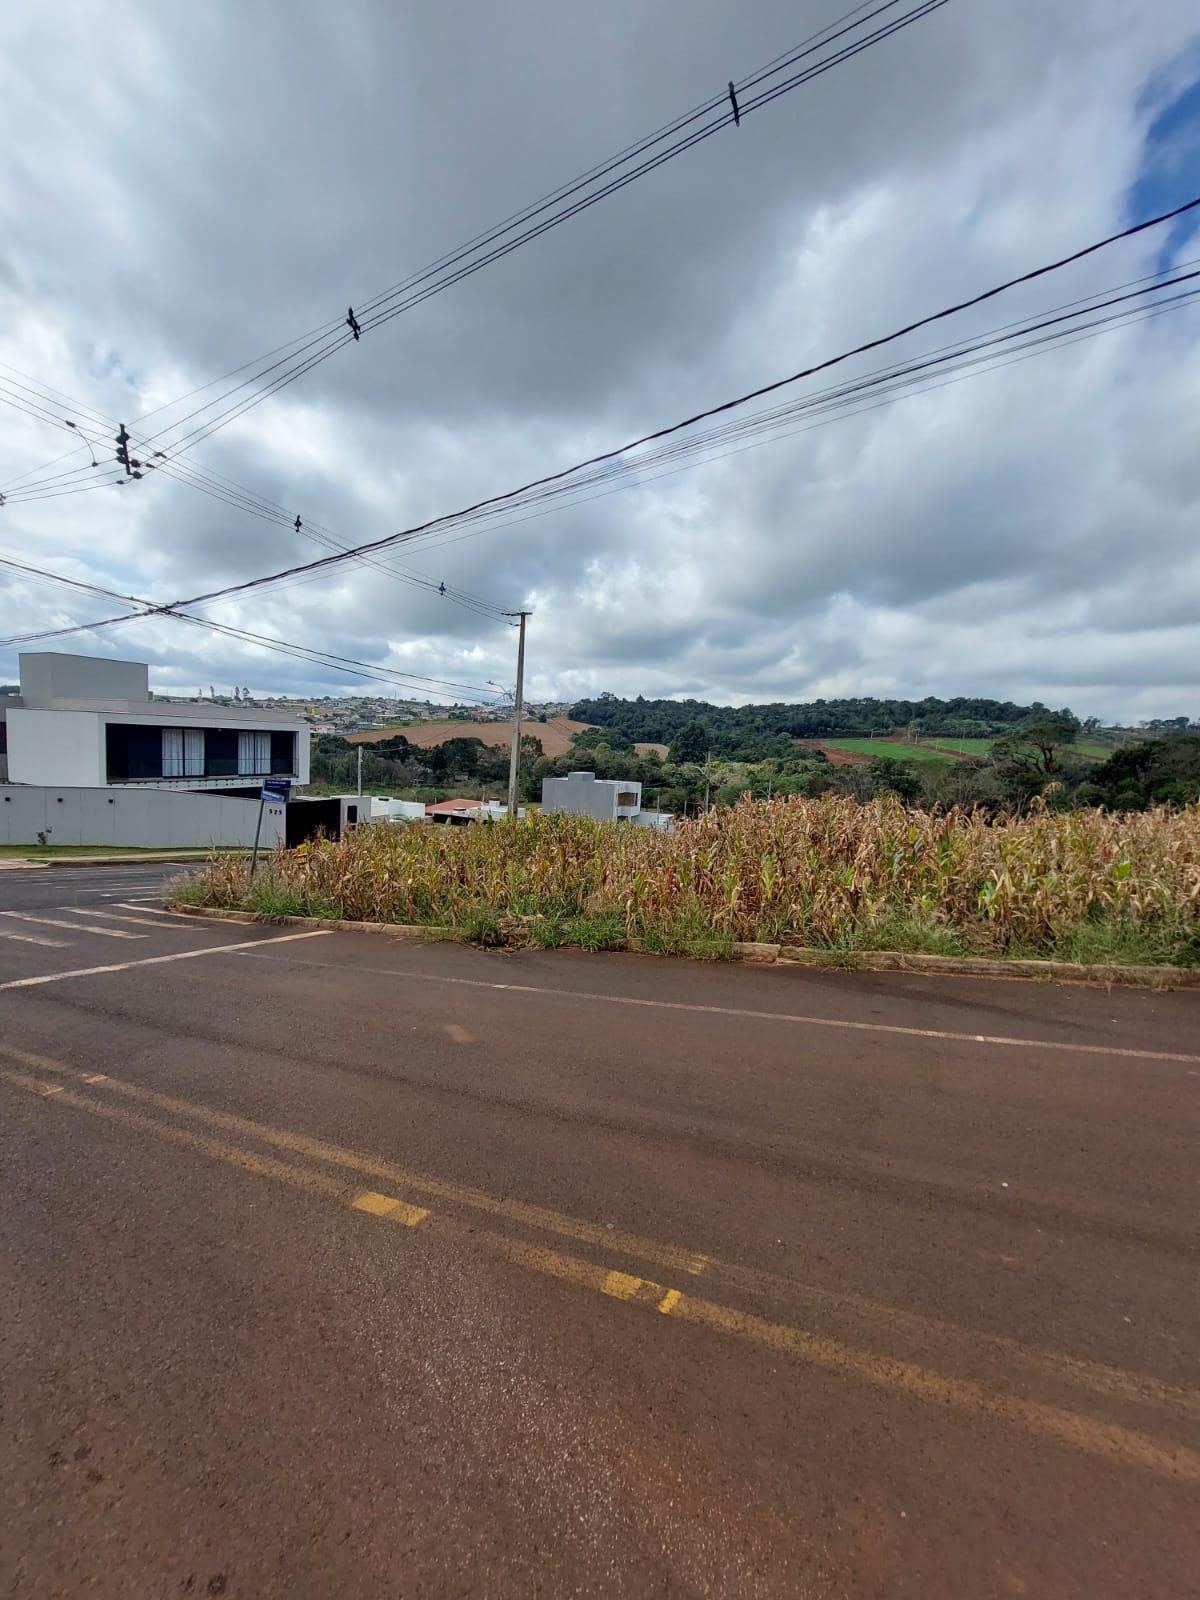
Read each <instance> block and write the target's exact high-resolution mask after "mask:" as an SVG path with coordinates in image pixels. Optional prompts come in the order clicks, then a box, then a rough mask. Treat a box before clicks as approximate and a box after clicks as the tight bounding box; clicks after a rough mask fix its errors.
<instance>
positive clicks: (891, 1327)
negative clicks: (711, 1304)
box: [0, 1044, 1200, 1419]
mask: <svg viewBox="0 0 1200 1600" xmlns="http://www.w3.org/2000/svg"><path fill="white" fill-rule="evenodd" d="M0 1055H7V1056H9V1057H11V1058H12V1059H13V1060H16V1061H20V1062H22V1063H23V1064H24V1065H26V1066H30V1067H36V1068H38V1069H40V1070H42V1071H46V1072H52V1073H56V1074H58V1075H60V1076H66V1077H71V1078H76V1077H78V1078H80V1079H81V1080H82V1081H83V1082H85V1083H89V1082H102V1083H106V1084H108V1086H109V1088H110V1089H111V1090H112V1091H113V1092H115V1093H118V1094H122V1095H125V1096H128V1097H130V1098H133V1099H137V1100H141V1101H144V1102H146V1103H149V1104H152V1105H154V1106H156V1107H159V1108H161V1109H163V1110H165V1111H169V1112H175V1113H178V1114H180V1115H183V1116H188V1117H192V1118H196V1119H199V1120H201V1121H203V1122H207V1123H208V1124H210V1125H211V1126H215V1127H219V1128H221V1129H222V1130H225V1131H230V1132H234V1133H238V1134H243V1135H245V1136H247V1137H250V1138H256V1139H261V1140H263V1141H264V1142H267V1143H270V1144H273V1145H276V1146H278V1147H282V1148H285V1149H288V1150H291V1151H293V1152H295V1153H297V1154H301V1155H306V1156H313V1157H315V1158H316V1159H318V1160H322V1161H327V1162H331V1163H335V1164H337V1165H340V1166H344V1167H348V1168H349V1169H350V1170H353V1171H356V1172H360V1173H362V1174H364V1175H370V1176H374V1177H382V1178H386V1179H388V1180H389V1181H390V1182H392V1183H395V1184H397V1185H398V1186H400V1187H402V1188H404V1187H407V1188H412V1189H418V1190H422V1189H423V1190H424V1192H425V1193H427V1194H432V1195H434V1196H436V1197H438V1198H442V1199H446V1200H448V1201H451V1202H457V1203H459V1204H465V1205H467V1206H472V1207H475V1208H477V1209H481V1210H484V1211H486V1212H489V1213H490V1214H492V1215H494V1216H498V1217H501V1218H504V1219H508V1220H513V1221H516V1222H519V1223H522V1224H524V1225H526V1226H529V1227H536V1228H541V1229H543V1230H545V1231H546V1232H553V1233H558V1234H561V1235H563V1236H564V1237H567V1238H572V1239H575V1240H577V1241H579V1242H581V1243H584V1244H589V1245H596V1246H598V1247H602V1248H604V1249H608V1250H613V1251H616V1252H617V1253H619V1254H623V1255H631V1256H640V1257H641V1258H642V1259H644V1260H649V1261H654V1262H655V1263H657V1264H660V1265H664V1266H667V1267H671V1268H674V1269H675V1270H677V1271H678V1270H683V1271H686V1272H688V1273H691V1274H696V1273H699V1272H701V1271H703V1270H704V1269H705V1267H706V1266H711V1267H712V1268H713V1269H714V1270H715V1271H717V1272H718V1273H719V1274H720V1275H721V1276H722V1278H723V1279H724V1280H726V1281H727V1282H728V1284H729V1286H730V1287H731V1288H732V1289H735V1290H737V1289H749V1290H751V1291H753V1292H765V1293H768V1294H774V1295H780V1294H783V1295H786V1296H788V1297H789V1299H791V1300H792V1301H793V1302H794V1301H795V1299H796V1297H797V1296H800V1297H802V1298H803V1299H804V1300H806V1301H807V1302H809V1304H811V1305H815V1306H817V1307H821V1308H828V1309H829V1310H832V1311H834V1312H836V1313H838V1314H841V1315H848V1316H852V1317H854V1318H856V1319H859V1320H861V1319H864V1318H865V1319H867V1320H868V1321H870V1322H872V1323H873V1324H875V1325H876V1326H877V1327H878V1328H879V1329H881V1330H883V1331H884V1332H885V1333H886V1334H887V1335H888V1336H889V1337H890V1338H894V1335H895V1334H896V1332H897V1331H898V1330H901V1329H903V1330H904V1331H905V1332H907V1333H908V1334H910V1335H911V1336H913V1337H915V1338H918V1339H920V1340H922V1341H925V1340H927V1339H928V1338H929V1337H930V1336H932V1337H934V1338H937V1339H940V1340H941V1341H943V1343H946V1342H948V1343H950V1344H951V1345H952V1346H954V1347H956V1348H957V1349H958V1350H959V1352H960V1353H961V1354H962V1355H964V1356H967V1357H968V1358H970V1357H972V1356H978V1355H980V1354H991V1355H994V1356H995V1357H997V1358H998V1359H1001V1360H1004V1361H1006V1362H1011V1361H1013V1360H1017V1361H1019V1362H1021V1363H1022V1364H1023V1365H1024V1366H1026V1367H1032V1368H1033V1369H1034V1370H1035V1371H1037V1372H1040V1373H1043V1374H1045V1375H1046V1376H1049V1377H1050V1378H1052V1379H1055V1380H1057V1381H1061V1382H1065V1383H1069V1384H1073V1385H1075V1386H1076V1387H1079V1388H1084V1389H1089V1390H1091V1391H1092V1392H1093V1393H1096V1394H1099V1395H1102V1396H1105V1397H1107V1398H1116V1399H1120V1400H1129V1401H1132V1402H1134V1403H1135V1404H1139V1405H1152V1406H1162V1407H1166V1408H1168V1409H1170V1410H1172V1411H1174V1412H1176V1413H1178V1414H1179V1415H1181V1416H1185V1417H1189V1418H1193V1419H1200V1393H1198V1392H1197V1391H1196V1390H1192V1389H1183V1388H1179V1387H1176V1386H1174V1385H1172V1384H1167V1383H1162V1382H1159V1381H1158V1380H1157V1379H1154V1378H1148V1377H1143V1376H1141V1375H1139V1374H1136V1373H1128V1372H1124V1371H1122V1370H1121V1369H1120V1368H1118V1367H1110V1366H1105V1365H1104V1364H1103V1363H1101V1362H1094V1361H1085V1360H1080V1359H1079V1358H1077V1357H1073V1356H1068V1355H1060V1354H1058V1353H1056V1352H1053V1351H1045V1350H1037V1349H1031V1348H1029V1347H1028V1346H1026V1345H1023V1344H1021V1343H1020V1342H1019V1341H1018V1340H1016V1339H1009V1338H1005V1337H1004V1336H1003V1335H999V1334H985V1333H981V1332H978V1331H976V1330H972V1329H963V1328H960V1327H958V1326H956V1325H954V1324H951V1323H947V1322H943V1321H940V1320H938V1319H937V1318H934V1317H925V1316H920V1315H919V1314H917V1313H915V1312H911V1311H906V1310H904V1309H903V1308H901V1307H899V1306H890V1305H881V1304H879V1303H877V1302H875V1301H873V1300H868V1299H866V1298H865V1297H863V1296H861V1295H855V1294H850V1293H845V1292H842V1293H837V1292H834V1291H832V1290H828V1289H821V1288H814V1287H813V1286H811V1285H808V1284H804V1283H802V1282H798V1281H796V1280H794V1279H790V1278H785V1277H781V1276H779V1275H778V1274H776V1273H772V1272H765V1271H762V1270H760V1269H757V1268H754V1267H747V1266H742V1265H740V1264H737V1263H731V1262H724V1261H718V1260H710V1258H709V1257H707V1256H703V1255H698V1254H695V1253H692V1252H690V1251H687V1250H684V1249H681V1248H674V1247H672V1246H669V1245H661V1244H658V1243H657V1242H655V1241H651V1240H645V1239H640V1238H638V1237H637V1236H636V1235H633V1234H626V1233H622V1232H620V1231H618V1230H610V1229H608V1228H607V1227H601V1226H599V1225H598V1224H593V1223H588V1222H585V1221H582V1220H579V1219H576V1218H573V1217H568V1216H564V1215H562V1214H561V1213H558V1212H555V1211H549V1210H545V1209H543V1208H541V1207H539V1206H533V1205H526V1204H523V1203H522V1202H520V1201H515V1200H495V1199H493V1198H492V1197H491V1196H489V1195H485V1194H482V1193H481V1192H480V1191H479V1190H474V1189H464V1188H460V1187H457V1186H456V1185H454V1184H450V1183H445V1182H442V1181H440V1180H437V1179H430V1178H425V1177H423V1176H422V1175H419V1174H415V1173H410V1172H406V1171H405V1170H404V1169H403V1168H401V1167H398V1166H396V1164H395V1163H393V1162H387V1161H376V1160H372V1159H370V1158H368V1157H364V1156H360V1155H358V1154H356V1153H355V1152H352V1151H346V1150H342V1149H340V1148H339V1147H338V1146H336V1145H331V1144H327V1143H324V1142H323V1141H320V1140H316V1139H309V1138H307V1137H305V1136H303V1135H298V1134H289V1133H285V1132H282V1131H281V1130H278V1129H274V1128H271V1127H268V1126H266V1125H264V1124H262V1123H258V1122H253V1121H251V1120H250V1119H248V1118H245V1117H238V1116H234V1115H232V1114H231V1113H228V1112H221V1111H214V1110H211V1109H209V1108H207V1107H203V1106H197V1105H193V1104H191V1103H190V1102H188V1101H184V1100H178V1099H175V1098H174V1097H172V1096H170V1095H162V1094H158V1093H156V1092H155V1091H154V1090H151V1089H144V1088H142V1087H141V1086H140V1085H136V1084H130V1083H124V1082H122V1081H121V1080H120V1079H111V1078H108V1077H106V1076H105V1074H104V1073H94V1074H87V1073H82V1072H80V1071H78V1069H75V1068H72V1067H68V1066H67V1065H66V1064H65V1063H63V1062H61V1061H56V1060H55V1059H54V1058H53V1057H50V1056H43V1055H38V1054H35V1053H34V1052H32V1051H28V1050H21V1049H19V1048H18V1047H16V1046H14V1045H8V1044H0ZM671 1292H672V1293H674V1292H675V1291H671ZM674 1305H675V1301H673V1300H672V1301H671V1305H670V1306H669V1307H663V1308H662V1309H663V1311H664V1313H665V1314H667V1315H669V1314H670V1312H671V1310H673V1308H674Z"/></svg>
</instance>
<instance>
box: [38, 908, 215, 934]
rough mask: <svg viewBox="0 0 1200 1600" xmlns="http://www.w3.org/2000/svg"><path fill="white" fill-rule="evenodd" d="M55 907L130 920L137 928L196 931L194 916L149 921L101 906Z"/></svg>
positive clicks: (61, 909)
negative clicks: (85, 909)
mask: <svg viewBox="0 0 1200 1600" xmlns="http://www.w3.org/2000/svg"><path fill="white" fill-rule="evenodd" d="M56 909H57V910H59V911H70V912H72V913H73V914H74V915H75V916H77V917H111V918H112V920H113V921H114V922H132V923H133V924H134V925H135V926H136V927H139V928H183V929H185V930H186V931H187V932H188V933H195V931H196V923H197V919H195V918H188V919H187V920H186V921H184V920H183V919H182V918H181V919H180V920H179V921H178V922H150V921H148V920H147V919H146V918H145V917H142V916H137V917H127V916H123V915H122V914H121V912H119V911H108V910H106V909H105V908H103V907H100V908H95V907H91V908H89V909H88V910H87V911H84V910H82V909H81V908H80V907H79V906H58V907H57V908H56Z"/></svg>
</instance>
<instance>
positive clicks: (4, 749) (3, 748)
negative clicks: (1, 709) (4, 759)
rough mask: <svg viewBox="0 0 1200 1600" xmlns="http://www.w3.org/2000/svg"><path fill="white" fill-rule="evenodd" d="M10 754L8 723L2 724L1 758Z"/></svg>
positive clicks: (0, 728) (0, 730)
mask: <svg viewBox="0 0 1200 1600" xmlns="http://www.w3.org/2000/svg"><path fill="white" fill-rule="evenodd" d="M7 754H8V723H7V722H0V756H6V755H7Z"/></svg>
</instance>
